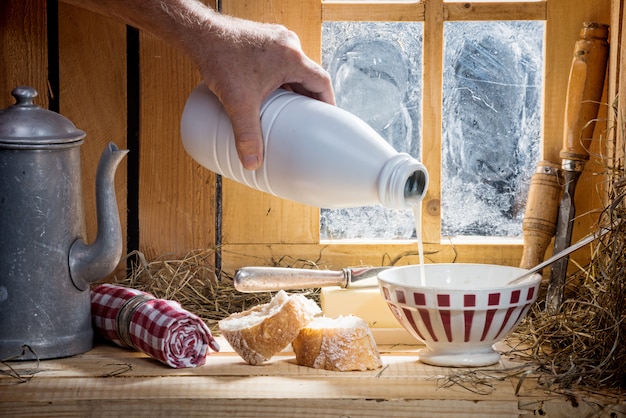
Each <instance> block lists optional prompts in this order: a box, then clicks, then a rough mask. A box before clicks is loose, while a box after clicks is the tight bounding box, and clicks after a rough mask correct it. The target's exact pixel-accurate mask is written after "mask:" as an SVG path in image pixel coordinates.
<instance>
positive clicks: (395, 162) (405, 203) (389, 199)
mask: <svg viewBox="0 0 626 418" xmlns="http://www.w3.org/2000/svg"><path fill="white" fill-rule="evenodd" d="M427 188H428V172H427V171H426V167H424V165H423V164H422V163H420V162H419V161H417V160H416V159H415V158H413V157H411V156H410V155H409V154H406V153H399V154H397V155H395V156H393V157H392V158H390V159H389V161H387V162H386V163H385V165H384V166H383V169H382V171H381V173H380V178H379V182H378V195H379V196H380V201H381V203H382V204H383V206H386V207H388V208H391V209H410V208H414V207H416V206H418V205H419V204H420V203H421V201H422V199H423V198H424V195H425V194H426V190H427Z"/></svg>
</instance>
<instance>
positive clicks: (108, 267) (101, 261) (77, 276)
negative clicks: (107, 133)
mask: <svg viewBox="0 0 626 418" xmlns="http://www.w3.org/2000/svg"><path fill="white" fill-rule="evenodd" d="M127 153H128V150H120V149H119V148H118V147H117V146H116V145H115V144H114V143H112V142H110V143H109V144H108V145H107V147H106V148H105V150H104V152H103V153H102V156H101V157H100V162H99V163H98V171H97V172H96V209H97V212H98V213H97V217H98V235H97V236H96V239H95V241H94V242H93V243H92V244H90V245H87V244H85V243H84V242H83V240H81V239H77V240H76V241H74V243H73V244H72V246H71V248H70V254H69V265H70V275H71V277H72V282H73V283H74V286H76V287H77V288H78V289H80V290H86V289H87V288H88V287H89V284H90V283H94V282H96V281H98V280H100V279H103V278H104V277H106V276H107V275H109V274H111V273H112V272H113V270H114V269H115V267H117V264H118V263H119V261H120V258H121V257H122V227H121V225H120V215H119V212H118V208H117V200H116V198H115V184H114V179H115V172H116V170H117V166H118V165H119V163H120V162H121V161H122V159H123V158H124V157H125V156H126V154H127Z"/></svg>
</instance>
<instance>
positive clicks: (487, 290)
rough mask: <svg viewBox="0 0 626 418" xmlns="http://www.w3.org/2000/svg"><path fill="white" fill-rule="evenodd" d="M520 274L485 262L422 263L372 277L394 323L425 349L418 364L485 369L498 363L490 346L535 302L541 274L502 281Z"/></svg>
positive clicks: (522, 270)
mask: <svg viewBox="0 0 626 418" xmlns="http://www.w3.org/2000/svg"><path fill="white" fill-rule="evenodd" d="M525 271H526V270H524V269H521V268H517V267H508V266H497V265H491V264H427V265H424V273H425V279H424V280H422V277H421V267H420V266H419V265H410V266H403V267H395V268H391V269H389V270H385V271H382V272H380V273H379V274H378V284H379V287H380V290H381V293H382V295H383V297H384V298H385V300H386V301H387V304H388V305H389V308H390V309H391V311H392V312H393V315H394V316H395V317H396V319H397V320H398V321H399V322H400V324H402V326H403V327H404V328H405V329H406V330H407V331H408V332H409V333H411V335H413V336H414V337H415V338H417V339H418V340H420V341H422V342H423V343H424V344H425V345H426V348H424V349H422V350H420V352H419V358H420V360H421V361H422V362H424V363H428V364H433V365H437V366H448V367H471V366H488V365H491V364H494V363H497V362H498V361H499V360H500V354H499V353H498V352H497V351H495V350H494V348H493V345H494V344H495V343H496V342H498V341H500V340H502V339H504V338H505V337H506V336H508V335H509V334H510V333H511V331H513V329H514V328H515V327H516V326H517V325H518V324H519V323H520V322H521V321H522V319H523V318H524V316H525V315H526V313H527V312H528V310H529V309H530V306H531V305H532V303H533V302H534V301H535V300H536V299H537V294H538V292H539V285H540V283H541V276H540V275H539V274H536V273H535V274H533V275H531V276H529V277H528V278H527V279H525V280H523V281H522V282H521V283H518V284H515V285H508V284H507V283H508V282H509V281H510V280H511V279H513V278H515V277H517V276H519V275H521V274H523V273H524V272H525Z"/></svg>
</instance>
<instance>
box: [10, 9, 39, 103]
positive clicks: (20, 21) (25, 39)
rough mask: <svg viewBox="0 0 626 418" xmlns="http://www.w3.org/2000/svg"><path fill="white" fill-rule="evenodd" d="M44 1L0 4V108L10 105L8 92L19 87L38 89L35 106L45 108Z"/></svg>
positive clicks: (13, 100)
mask: <svg viewBox="0 0 626 418" xmlns="http://www.w3.org/2000/svg"><path fill="white" fill-rule="evenodd" d="M46 19H47V13H46V2H44V1H40V0H3V1H1V2H0V28H2V30H0V108H5V107H7V106H11V105H13V104H14V103H15V99H13V97H11V90H13V89H14V88H15V87H17V86H19V85H29V86H32V87H34V88H35V89H37V91H38V92H39V97H38V98H37V100H36V103H37V104H38V105H39V106H41V107H43V108H44V109H45V108H47V107H48V73H47V71H48V43H47V39H48V37H47V27H48V25H47V21H46Z"/></svg>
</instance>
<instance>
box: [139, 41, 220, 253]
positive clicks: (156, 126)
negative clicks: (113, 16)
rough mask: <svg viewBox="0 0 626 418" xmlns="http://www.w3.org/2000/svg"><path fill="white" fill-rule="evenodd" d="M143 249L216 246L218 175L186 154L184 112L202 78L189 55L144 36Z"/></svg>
mask: <svg viewBox="0 0 626 418" xmlns="http://www.w3.org/2000/svg"><path fill="white" fill-rule="evenodd" d="M140 70H141V73H140V82H141V84H140V92H141V93H140V140H139V142H140V156H139V158H140V163H139V170H140V174H139V178H140V180H139V240H140V243H139V247H140V250H141V251H142V252H143V253H144V254H145V255H146V257H147V258H148V259H153V258H156V257H158V256H161V255H165V254H173V255H176V256H181V255H184V254H186V253H187V252H188V251H190V250H194V249H203V248H212V247H214V246H215V219H216V213H217V212H216V206H217V203H216V201H215V182H216V180H215V178H216V177H215V174H214V173H212V172H210V171H209V170H207V169H205V168H202V167H201V166H200V165H199V164H197V163H196V162H195V161H193V160H192V159H191V157H190V156H189V155H188V154H187V153H186V152H185V150H184V148H183V146H182V142H181V139H180V116H181V114H182V111H183V107H184V105H185V101H186V99H187V97H188V95H189V93H190V92H191V90H192V89H193V88H194V87H195V86H196V85H198V84H199V83H200V82H201V79H200V76H199V72H198V71H197V69H196V67H195V65H194V64H193V63H192V61H191V59H189V57H187V56H185V55H184V54H183V53H182V52H180V51H178V50H176V49H175V48H173V47H172V46H170V45H167V44H166V43H165V42H163V41H161V40H160V39H158V38H156V37H155V36H153V35H150V34H148V33H144V32H142V33H141V34H140Z"/></svg>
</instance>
